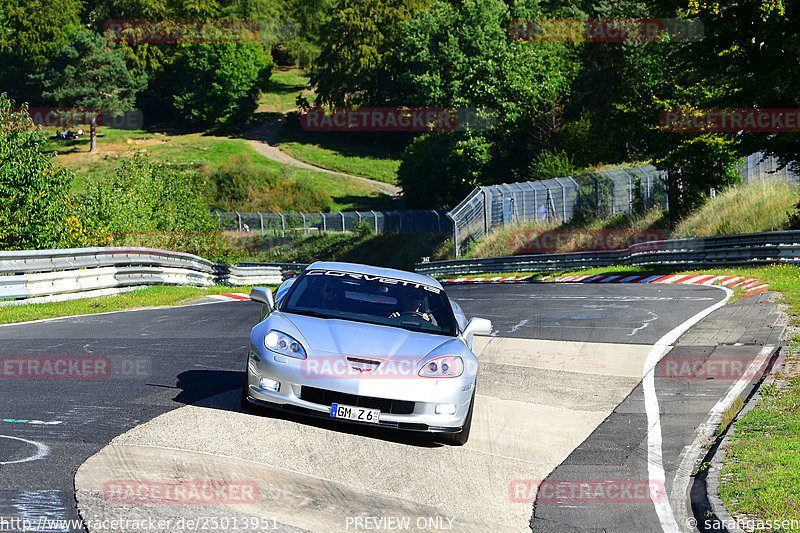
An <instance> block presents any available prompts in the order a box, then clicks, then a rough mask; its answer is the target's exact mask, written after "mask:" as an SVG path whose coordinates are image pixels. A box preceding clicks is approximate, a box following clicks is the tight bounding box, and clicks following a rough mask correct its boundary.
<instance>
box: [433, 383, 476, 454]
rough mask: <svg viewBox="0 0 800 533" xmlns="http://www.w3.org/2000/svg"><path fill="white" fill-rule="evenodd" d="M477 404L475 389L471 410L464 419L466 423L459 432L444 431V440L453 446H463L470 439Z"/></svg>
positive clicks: (470, 403) (470, 404)
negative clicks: (473, 410)
mask: <svg viewBox="0 0 800 533" xmlns="http://www.w3.org/2000/svg"><path fill="white" fill-rule="evenodd" d="M474 406H475V389H473V390H472V399H471V400H470V402H469V411H467V418H465V419H464V425H463V426H462V427H461V431H459V432H458V433H443V434H442V438H441V440H442V442H443V443H445V444H450V445H452V446H463V445H465V444H466V443H467V440H468V439H469V430H470V427H471V426H472V408H473V407H474Z"/></svg>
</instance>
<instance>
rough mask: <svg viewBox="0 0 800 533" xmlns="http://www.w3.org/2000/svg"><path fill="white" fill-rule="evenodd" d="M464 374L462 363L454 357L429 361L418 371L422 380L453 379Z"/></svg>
mask: <svg viewBox="0 0 800 533" xmlns="http://www.w3.org/2000/svg"><path fill="white" fill-rule="evenodd" d="M462 372H464V362H463V361H462V360H461V358H460V357H458V356H456V355H445V356H443V357H436V358H434V359H431V360H430V361H428V362H427V363H425V364H424V365H423V367H422V368H421V369H420V370H419V375H420V376H422V377H423V378H454V377H457V376H460V375H461V373H462Z"/></svg>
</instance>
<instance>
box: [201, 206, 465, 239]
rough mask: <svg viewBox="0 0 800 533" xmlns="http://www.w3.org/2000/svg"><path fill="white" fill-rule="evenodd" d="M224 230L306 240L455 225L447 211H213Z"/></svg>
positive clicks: (441, 229)
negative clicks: (364, 228)
mask: <svg viewBox="0 0 800 533" xmlns="http://www.w3.org/2000/svg"><path fill="white" fill-rule="evenodd" d="M212 215H214V216H216V217H217V219H218V220H219V223H220V227H221V228H222V229H223V230H228V231H238V232H245V233H247V232H257V233H260V234H261V235H272V236H280V237H288V238H291V237H304V236H307V235H311V234H320V233H347V232H353V231H354V230H355V229H356V227H357V225H358V224H359V223H361V224H365V223H366V224H369V226H370V228H372V231H373V232H375V233H441V234H446V235H449V234H450V233H451V232H452V231H453V223H452V221H451V220H450V219H449V218H447V213H446V212H445V211H433V210H408V211H341V212H339V213H240V212H236V211H235V212H232V213H231V212H220V211H214V212H213V213H212Z"/></svg>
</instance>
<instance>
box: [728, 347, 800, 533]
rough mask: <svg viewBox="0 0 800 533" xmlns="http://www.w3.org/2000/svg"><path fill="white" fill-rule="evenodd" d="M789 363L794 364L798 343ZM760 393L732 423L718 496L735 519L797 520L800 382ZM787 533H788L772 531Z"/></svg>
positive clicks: (799, 513) (793, 379)
mask: <svg viewBox="0 0 800 533" xmlns="http://www.w3.org/2000/svg"><path fill="white" fill-rule="evenodd" d="M789 361H790V362H791V363H794V364H795V365H796V364H797V363H798V343H797V342H795V343H793V344H792V348H791V355H790V356H789ZM786 377H790V379H788V382H787V383H786V385H785V386H783V387H779V388H773V389H771V390H770V391H768V392H769V393H768V394H763V395H762V397H761V399H760V400H759V402H758V404H757V405H756V407H755V408H753V409H752V410H750V411H749V412H748V413H747V414H745V415H744V416H743V417H742V418H741V419H740V420H738V421H737V422H736V431H735V433H734V434H733V436H732V437H731V444H730V445H729V446H728V448H727V453H726V456H725V461H724V465H723V468H722V472H721V476H720V481H721V483H720V495H721V496H722V499H723V501H724V503H725V507H726V508H727V509H728V511H729V512H731V513H732V514H733V515H734V516H738V517H746V518H747V519H752V520H759V519H760V520H784V519H795V520H796V519H798V517H800V379H799V378H798V377H797V375H796V374H795V375H794V376H786ZM772 530H773V531H791V529H788V528H787V529H779V528H775V529H772Z"/></svg>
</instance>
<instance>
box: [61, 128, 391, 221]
mask: <svg viewBox="0 0 800 533" xmlns="http://www.w3.org/2000/svg"><path fill="white" fill-rule="evenodd" d="M103 131H104V132H106V134H107V137H106V138H102V139H99V140H98V153H95V154H91V153H89V152H88V140H86V141H84V140H80V141H67V142H74V143H81V144H75V145H73V146H60V145H58V144H51V146H52V147H53V149H54V150H57V151H58V153H60V154H61V155H59V156H57V158H56V161H55V163H56V165H61V166H65V167H67V168H70V169H71V170H73V171H74V172H75V173H76V179H75V180H74V181H73V184H72V191H73V193H79V192H81V191H82V190H84V189H85V187H86V186H87V184H89V183H91V182H92V181H94V180H98V179H101V178H102V177H103V176H106V175H108V174H109V173H110V172H112V171H113V169H114V167H115V166H116V165H117V164H118V159H119V158H120V157H126V155H128V154H129V153H131V152H130V150H141V151H145V152H146V153H147V154H149V155H150V156H152V157H153V158H154V159H157V160H160V161H164V162H167V163H169V164H171V165H175V166H176V167H180V168H187V169H202V168H216V167H219V166H221V165H223V164H225V163H227V162H228V161H229V160H230V159H231V158H232V157H236V156H239V155H242V154H244V155H247V156H248V157H249V158H250V160H251V161H252V162H253V164H254V165H255V166H257V167H258V168H260V169H262V170H264V171H266V172H270V173H278V174H280V175H283V176H285V177H287V178H288V179H295V180H303V181H304V182H306V183H307V184H308V185H310V186H311V187H312V188H314V189H317V190H320V191H322V192H324V193H325V194H327V195H328V196H330V198H331V203H330V207H329V209H330V211H332V212H338V211H350V210H370V209H375V210H384V209H391V208H392V200H391V199H390V198H389V197H388V196H387V195H385V194H381V193H380V192H378V191H376V190H375V189H373V188H372V187H371V186H370V185H369V184H367V183H364V182H362V181H359V180H355V179H345V178H342V177H341V176H333V175H331V174H327V173H325V172H316V171H313V170H306V169H298V168H293V167H288V166H286V165H281V164H280V163H277V162H275V161H272V160H271V159H268V158H266V157H264V156H263V155H261V154H259V153H258V152H256V151H255V150H254V149H253V147H252V146H250V143H249V142H247V141H246V140H243V139H230V138H227V137H218V136H213V135H205V134H201V133H186V134H178V135H166V134H163V133H145V132H131V131H129V130H114V129H111V128H103ZM49 142H51V143H56V142H57V141H49ZM84 145H85V149H84ZM265 210H266V209H265Z"/></svg>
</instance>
